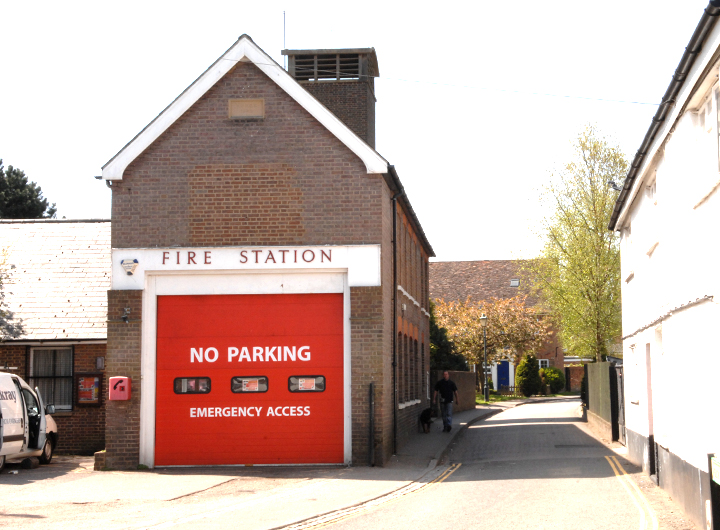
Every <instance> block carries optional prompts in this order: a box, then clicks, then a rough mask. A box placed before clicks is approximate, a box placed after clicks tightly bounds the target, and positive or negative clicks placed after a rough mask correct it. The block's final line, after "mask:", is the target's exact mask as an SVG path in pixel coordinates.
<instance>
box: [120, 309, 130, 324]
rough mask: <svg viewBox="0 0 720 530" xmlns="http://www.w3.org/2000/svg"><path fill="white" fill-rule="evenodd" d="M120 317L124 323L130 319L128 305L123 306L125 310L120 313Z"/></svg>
mask: <svg viewBox="0 0 720 530" xmlns="http://www.w3.org/2000/svg"><path fill="white" fill-rule="evenodd" d="M120 318H121V319H122V321H123V322H125V323H126V324H127V323H128V322H129V321H130V308H129V307H126V308H125V312H124V313H123V314H122V316H121V317H120Z"/></svg>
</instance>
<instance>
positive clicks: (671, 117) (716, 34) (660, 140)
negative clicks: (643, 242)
mask: <svg viewBox="0 0 720 530" xmlns="http://www.w3.org/2000/svg"><path fill="white" fill-rule="evenodd" d="M718 47H720V24H715V27H713V30H712V32H711V33H710V35H709V36H708V38H707V40H706V41H705V45H704V46H703V48H702V50H701V51H700V55H698V57H697V59H696V60H695V64H693V67H692V71H691V73H690V75H689V76H688V77H687V79H686V80H685V83H684V84H683V86H682V88H681V89H680V92H679V93H678V96H677V98H676V101H675V105H674V106H673V107H672V111H671V112H670V113H669V114H668V116H667V117H666V118H665V121H664V122H663V124H662V125H661V126H660V129H659V131H658V133H657V134H656V135H655V139H654V140H653V143H652V145H651V146H650V149H648V152H647V154H646V155H645V158H644V159H643V162H642V165H641V166H640V169H639V170H638V172H637V175H636V177H635V182H634V183H633V187H632V189H631V190H630V193H629V195H628V199H627V200H626V201H625V204H624V206H623V208H622V210H620V215H618V219H617V222H616V223H615V228H616V229H621V228H622V227H623V225H624V223H625V219H626V218H627V216H628V214H629V212H630V210H631V209H632V205H633V202H634V201H635V197H636V196H637V194H638V193H639V192H640V190H641V189H642V187H643V182H644V181H645V177H646V175H647V172H648V169H649V168H650V167H651V166H652V165H653V164H654V160H655V157H656V156H657V154H658V152H659V151H660V149H662V148H663V147H664V145H665V142H666V141H667V139H668V135H669V134H670V133H671V132H672V130H673V129H674V128H675V124H676V123H677V121H678V120H679V119H680V117H681V115H682V113H684V112H686V111H687V103H688V101H689V100H690V98H691V97H692V96H693V95H694V93H695V90H696V88H697V87H698V86H699V85H700V84H701V82H702V75H703V72H705V69H706V68H707V67H708V65H709V64H710V60H711V59H712V57H713V55H714V54H715V51H716V50H717V49H718Z"/></svg>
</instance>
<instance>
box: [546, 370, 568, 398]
mask: <svg viewBox="0 0 720 530" xmlns="http://www.w3.org/2000/svg"><path fill="white" fill-rule="evenodd" d="M540 377H541V378H542V382H543V385H549V386H550V393H551V394H557V393H558V392H561V391H562V390H563V389H564V388H565V374H564V373H563V371H562V370H560V369H559V368H553V367H552V366H550V367H548V368H543V369H542V370H540Z"/></svg>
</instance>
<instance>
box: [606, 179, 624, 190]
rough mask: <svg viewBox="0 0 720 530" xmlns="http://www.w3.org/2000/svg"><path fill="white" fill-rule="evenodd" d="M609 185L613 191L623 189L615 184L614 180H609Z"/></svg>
mask: <svg viewBox="0 0 720 530" xmlns="http://www.w3.org/2000/svg"><path fill="white" fill-rule="evenodd" d="M607 185H608V187H609V188H610V189H611V190H615V191H622V188H621V187H620V186H618V185H617V184H615V181H614V180H608V182H607Z"/></svg>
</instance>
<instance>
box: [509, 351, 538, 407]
mask: <svg viewBox="0 0 720 530" xmlns="http://www.w3.org/2000/svg"><path fill="white" fill-rule="evenodd" d="M515 388H516V389H517V390H518V391H519V392H520V393H521V394H522V395H523V396H525V397H530V396H532V395H534V394H539V393H540V389H541V388H542V379H541V378H540V369H539V367H538V361H537V358H536V357H535V356H534V355H526V356H525V357H524V358H523V360H522V361H520V364H519V365H518V367H517V370H516V371H515Z"/></svg>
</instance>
